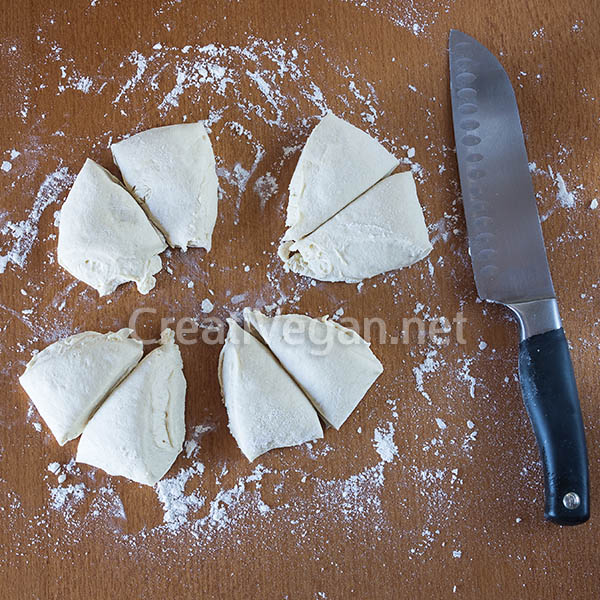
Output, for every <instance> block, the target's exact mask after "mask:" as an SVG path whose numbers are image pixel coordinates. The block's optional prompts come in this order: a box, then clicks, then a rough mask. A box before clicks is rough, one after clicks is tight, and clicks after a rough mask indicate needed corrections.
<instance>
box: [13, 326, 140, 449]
mask: <svg viewBox="0 0 600 600" xmlns="http://www.w3.org/2000/svg"><path fill="white" fill-rule="evenodd" d="M132 332H133V330H132V329H121V330H120V331H117V332H116V333H112V332H111V333H105V334H102V333H96V332H95V331H85V332H84V333H78V334H77V335H72V336H70V337H68V338H65V339H63V340H59V341H58V342H55V343H54V344H51V345H50V346H48V347H46V348H44V349H43V350H42V351H41V352H39V353H38V354H36V355H35V356H34V357H33V358H32V359H31V360H30V361H29V363H28V364H27V367H26V368H25V372H24V373H23V375H21V377H20V378H19V381H20V383H21V385H22V386H23V388H24V389H25V391H26V392H27V394H28V396H29V397H30V398H31V401H32V402H33V403H34V404H35V407H36V408H37V409H38V412H39V413H40V416H41V417H42V419H44V421H45V422H46V425H48V427H49V428H50V431H52V434H53V435H54V437H55V438H56V441H57V442H58V443H59V444H60V445H61V446H63V445H64V444H66V443H67V442H68V441H69V440H72V439H74V438H76V437H77V436H78V435H79V434H80V433H81V432H82V431H83V428H84V427H85V424H86V423H87V422H88V420H89V418H90V415H91V414H92V413H93V412H94V410H95V409H96V407H97V406H98V405H99V404H100V403H101V402H102V401H103V400H104V398H106V396H107V395H108V394H109V392H110V391H111V389H113V388H114V386H115V385H117V383H119V381H121V379H122V378H123V377H125V376H126V375H127V373H129V372H130V371H131V369H133V367H134V366H135V365H136V364H137V362H138V361H139V360H140V358H142V353H143V345H142V342H140V341H138V340H134V339H131V338H130V337H129V336H130V334H131V333H132Z"/></svg>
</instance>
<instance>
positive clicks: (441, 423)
mask: <svg viewBox="0 0 600 600" xmlns="http://www.w3.org/2000/svg"><path fill="white" fill-rule="evenodd" d="M435 423H436V425H437V426H438V427H439V428H440V429H441V430H444V429H446V427H448V425H446V423H445V422H444V420H443V419H440V418H439V417H436V418H435Z"/></svg>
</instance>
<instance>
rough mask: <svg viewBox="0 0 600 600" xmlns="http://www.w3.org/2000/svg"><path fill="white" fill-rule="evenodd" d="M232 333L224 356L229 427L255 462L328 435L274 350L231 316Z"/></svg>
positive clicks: (223, 379)
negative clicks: (262, 457) (268, 455)
mask: <svg viewBox="0 0 600 600" xmlns="http://www.w3.org/2000/svg"><path fill="white" fill-rule="evenodd" d="M227 322H228V323H229V332H228V333H227V339H226V341H225V345H224V346H223V350H222V351H221V355H220V357H219V381H220V383H221V390H222V392H223V399H224V402H225V406H226V408H227V414H228V416H229V429H230V431H231V433H232V435H233V437H234V438H235V441H236V442H237V444H238V446H239V447H240V450H241V451H242V452H243V453H244V455H245V456H246V458H247V459H248V460H249V461H250V462H252V461H253V460H254V459H255V458H256V457H257V456H260V455H261V454H263V453H264V452H267V451H268V450H272V449H273V448H283V447H286V446H295V445H296V444H302V443H304V442H307V441H309V440H314V439H316V438H321V437H323V429H322V427H321V423H320V422H319V417H318V416H317V413H316V412H315V409H314V408H313V407H312V406H311V404H310V402H309V401H308V399H307V398H306V396H305V395H304V394H303V393H302V390H301V389H300V388H299V387H298V386H297V385H296V383H295V382H294V381H293V380H292V379H291V378H290V376H289V375H288V374H287V373H286V372H285V371H284V370H283V369H282V368H281V365H280V364H279V363H278V362H277V360H276V359H275V358H274V357H273V355H272V354H271V352H269V350H268V349H267V348H265V346H263V344H261V343H260V342H259V341H258V340H257V339H255V338H254V337H253V336H252V335H250V334H249V333H248V332H247V331H244V330H243V329H242V328H241V327H240V326H239V325H238V324H237V323H236V322H235V321H233V320H231V319H227Z"/></svg>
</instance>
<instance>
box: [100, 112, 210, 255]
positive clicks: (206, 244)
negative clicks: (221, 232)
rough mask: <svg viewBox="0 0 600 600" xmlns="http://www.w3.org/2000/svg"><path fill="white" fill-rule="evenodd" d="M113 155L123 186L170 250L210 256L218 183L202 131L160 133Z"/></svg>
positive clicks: (187, 128) (140, 137)
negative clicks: (197, 251)
mask: <svg viewBox="0 0 600 600" xmlns="http://www.w3.org/2000/svg"><path fill="white" fill-rule="evenodd" d="M111 151H112V154H113V157H114V160H115V163H116V164H117V165H118V167H119V169H120V170H121V174H122V175H123V181H124V182H125V185H126V186H127V188H128V189H129V190H130V191H131V193H132V194H133V195H134V196H135V197H136V198H137V200H138V201H139V202H140V204H141V205H142V207H143V208H144V210H145V211H146V213H147V214H148V217H150V219H151V220H152V222H153V223H154V224H155V225H156V226H157V227H158V228H159V229H160V230H161V231H162V232H163V233H164V235H165V237H166V238H167V242H168V243H169V245H170V246H173V247H179V248H182V249H183V250H187V248H188V246H193V247H201V248H206V250H210V247H211V237H212V232H213V229H214V227H215V222H216V220H217V190H218V181H217V173H216V170H215V157H214V154H213V149H212V146H211V143H210V139H209V137H208V134H207V133H206V129H205V128H204V125H202V123H183V124H180V125H170V126H167V127H156V128H155V129H149V130H148V131H142V133H138V134H137V135H134V136H132V137H130V138H127V139H125V140H123V141H121V142H118V143H117V144H113V145H112V146H111Z"/></svg>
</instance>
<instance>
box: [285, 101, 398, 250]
mask: <svg viewBox="0 0 600 600" xmlns="http://www.w3.org/2000/svg"><path fill="white" fill-rule="evenodd" d="M398 164H399V161H398V160H397V159H396V158H394V156H392V155H391V154H390V153H389V152H388V151H387V150H386V149H385V148H384V147H383V146H382V145H381V144H380V143H379V142H378V141H377V140H375V139H373V138H372V137H371V136H370V135H369V134H367V133H365V132H364V131H361V130H360V129H358V128H357V127H354V125H351V124H350V123H347V122H346V121H343V120H342V119H340V118H338V117H336V116H335V115H334V114H333V113H328V114H327V115H325V117H323V119H322V120H321V122H320V123H319V124H318V125H317V126H316V127H315V128H314V130H313V131H312V133H311V134H310V136H309V138H308V140H307V141H306V145H305V146H304V149H303V150H302V154H301V155H300V159H299V160H298V165H297V166H296V170H295V171H294V175H293V176H292V181H291V182H290V188H289V191H290V198H289V202H288V208H287V220H286V223H285V224H286V226H287V227H289V229H288V230H287V231H286V233H285V235H284V237H283V240H284V241H287V240H299V239H301V238H303V237H304V236H305V235H308V234H309V233H311V232H312V231H314V230H315V229H316V228H317V227H319V225H322V224H323V223H324V222H325V221H327V219H330V218H331V217H333V215H334V214H336V213H337V212H338V211H339V210H341V209H342V208H344V206H346V205H347V204H349V203H350V202H352V200H354V199H355V198H356V197H358V196H360V195H361V194H362V193H363V192H365V191H366V190H367V189H368V188H370V187H371V186H372V185H374V184H375V183H377V182H378V181H379V180H380V179H381V178H383V177H385V176H386V175H388V174H389V173H391V172H392V171H393V170H394V169H395V168H396V167H397V166H398Z"/></svg>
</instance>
